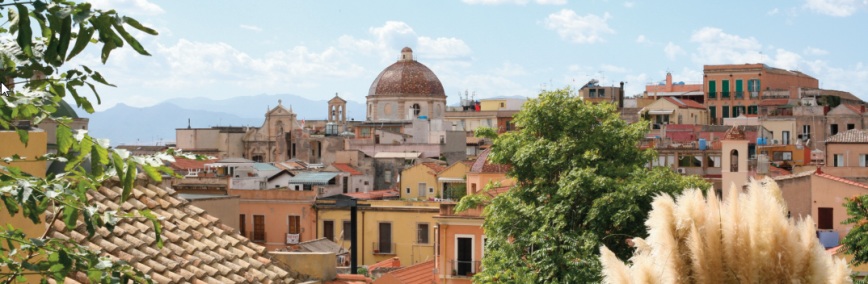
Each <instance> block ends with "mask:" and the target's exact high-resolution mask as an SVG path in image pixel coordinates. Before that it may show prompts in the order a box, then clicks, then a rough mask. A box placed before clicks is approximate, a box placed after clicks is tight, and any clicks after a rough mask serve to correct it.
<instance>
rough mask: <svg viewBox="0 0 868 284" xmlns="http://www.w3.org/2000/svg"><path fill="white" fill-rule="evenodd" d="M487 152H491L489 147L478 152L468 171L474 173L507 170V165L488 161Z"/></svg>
mask: <svg viewBox="0 0 868 284" xmlns="http://www.w3.org/2000/svg"><path fill="white" fill-rule="evenodd" d="M489 153H491V149H490V148H489V149H485V151H482V153H479V157H477V158H476V162H474V163H473V166H472V167H470V171H471V172H474V173H506V172H508V171H509V169H510V166H509V165H501V164H492V163H490V162H489V161H488V154H489Z"/></svg>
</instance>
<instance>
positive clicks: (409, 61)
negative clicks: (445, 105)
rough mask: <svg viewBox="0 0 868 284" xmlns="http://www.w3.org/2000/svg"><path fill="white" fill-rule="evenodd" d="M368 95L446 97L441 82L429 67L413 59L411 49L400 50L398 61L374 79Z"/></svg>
mask: <svg viewBox="0 0 868 284" xmlns="http://www.w3.org/2000/svg"><path fill="white" fill-rule="evenodd" d="M368 96H369V97H370V96H397V97H444V98H445V97H446V93H444V92H443V84H441V83H440V79H438V78H437V75H434V72H432V71H431V69H428V67H426V66H425V65H423V64H422V63H419V62H418V61H416V60H415V59H413V50H412V49H410V48H409V47H405V48H403V49H402V50H401V57H400V59H398V62H395V63H394V64H392V65H390V66H389V67H386V69H385V70H383V72H380V75H379V76H377V78H376V79H374V82H373V83H372V84H371V89H370V90H369V91H368Z"/></svg>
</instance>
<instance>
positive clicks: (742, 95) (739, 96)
mask: <svg viewBox="0 0 868 284" xmlns="http://www.w3.org/2000/svg"><path fill="white" fill-rule="evenodd" d="M735 98H736V99H742V98H744V92H741V91H736V92H735Z"/></svg>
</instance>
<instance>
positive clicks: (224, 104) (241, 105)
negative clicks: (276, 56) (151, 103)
mask: <svg viewBox="0 0 868 284" xmlns="http://www.w3.org/2000/svg"><path fill="white" fill-rule="evenodd" d="M332 98H333V97H327V98H324V99H322V100H309V99H306V98H303V97H300V96H297V95H291V94H277V95H265V94H262V95H254V96H241V97H234V98H229V99H222V100H214V99H209V98H201V97H200V98H177V99H171V100H168V101H167V102H170V103H173V104H175V105H178V106H180V107H182V108H185V109H192V110H207V111H215V112H224V113H229V114H234V115H237V116H240V117H246V118H260V119H262V118H264V117H265V112H266V111H267V110H269V109H271V108H274V107H275V106H277V102H278V100H281V101H282V102H281V103H282V104H283V106H284V107H285V108H287V109H289V108H290V106H291V107H292V111H293V112H295V113H296V114H297V115H298V119H307V120H317V119H326V118H327V116H328V113H327V111H328V101H329V100H331V99H332ZM351 118H355V119H356V120H363V119H365V105H364V104H361V103H357V102H355V101H347V119H348V120H349V119H351ZM260 123H261V122H260Z"/></svg>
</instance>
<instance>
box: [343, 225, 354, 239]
mask: <svg viewBox="0 0 868 284" xmlns="http://www.w3.org/2000/svg"><path fill="white" fill-rule="evenodd" d="M343 226H344V227H343V229H344V232H343V235H344V238H343V239H344V240H345V241H351V240H352V239H353V223H352V222H350V221H347V220H344V225H343Z"/></svg>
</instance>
